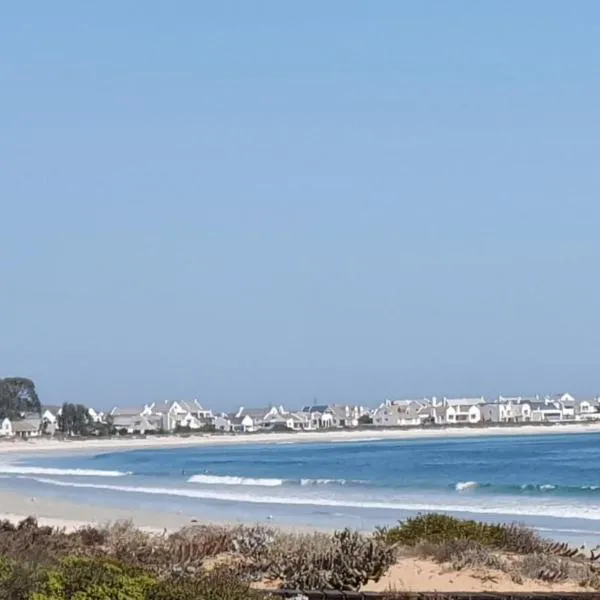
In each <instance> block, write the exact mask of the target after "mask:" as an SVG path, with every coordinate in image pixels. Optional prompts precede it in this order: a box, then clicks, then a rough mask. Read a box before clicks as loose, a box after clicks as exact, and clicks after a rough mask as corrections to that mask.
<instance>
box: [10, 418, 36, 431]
mask: <svg viewBox="0 0 600 600" xmlns="http://www.w3.org/2000/svg"><path fill="white" fill-rule="evenodd" d="M39 428H40V423H33V422H32V421H31V420H29V419H27V420H24V421H14V422H13V423H12V430H13V431H14V432H16V433H19V432H21V431H38V430H39Z"/></svg>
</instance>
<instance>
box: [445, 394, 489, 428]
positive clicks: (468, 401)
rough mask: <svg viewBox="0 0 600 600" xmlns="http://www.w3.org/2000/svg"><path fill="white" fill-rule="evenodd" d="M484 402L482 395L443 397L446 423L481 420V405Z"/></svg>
mask: <svg viewBox="0 0 600 600" xmlns="http://www.w3.org/2000/svg"><path fill="white" fill-rule="evenodd" d="M484 404H485V398H484V397H483V396H481V397H479V398H444V399H443V406H444V407H445V409H446V410H445V421H446V423H447V424H448V425H458V424H470V425H474V424H476V423H479V422H481V407H482V406H483V405H484Z"/></svg>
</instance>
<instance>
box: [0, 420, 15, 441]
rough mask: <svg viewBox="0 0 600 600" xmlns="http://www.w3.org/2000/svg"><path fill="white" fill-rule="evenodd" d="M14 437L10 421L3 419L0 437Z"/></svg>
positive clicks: (0, 425) (0, 424)
mask: <svg viewBox="0 0 600 600" xmlns="http://www.w3.org/2000/svg"><path fill="white" fill-rule="evenodd" d="M12 435H13V429H12V423H11V422H10V419H3V420H2V423H0V437H11V436H12Z"/></svg>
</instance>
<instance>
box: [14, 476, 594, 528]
mask: <svg viewBox="0 0 600 600" xmlns="http://www.w3.org/2000/svg"><path fill="white" fill-rule="evenodd" d="M22 478H23V479H30V480H33V481H37V482H39V483H44V484H48V485H54V486H59V487H72V488H84V489H96V490H108V491H115V492H130V493H136V494H150V495H159V496H177V497H183V498H200V499H205V500H224V501H228V502H248V503H252V504H283V505H297V506H332V507H333V506H344V507H348V508H376V509H385V510H409V511H416V512H445V513H470V514H491V515H510V516H512V515H518V516H531V517H535V516H540V515H543V516H545V517H556V518H573V517H574V515H576V517H577V518H578V519H584V520H591V521H600V507H599V506H593V507H588V506H585V505H583V506H581V505H577V506H556V505H538V504H535V505H527V504H518V505H504V506H477V505H471V506H460V505H453V504H441V503H439V504H438V503H436V504H422V503H418V502H415V503H411V502H406V501H404V502H384V501H367V502H361V501H358V500H353V499H348V500H337V499H332V498H301V497H292V496H262V495H261V496H252V495H250V494H243V495H240V494H233V493H228V492H219V491H213V490H194V489H180V488H153V487H135V486H119V485H109V484H106V485H103V484H96V483H79V482H77V483H75V482H68V481H59V480H56V479H45V478H41V477H22Z"/></svg>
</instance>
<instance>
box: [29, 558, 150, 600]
mask: <svg viewBox="0 0 600 600" xmlns="http://www.w3.org/2000/svg"><path fill="white" fill-rule="evenodd" d="M156 585H157V581H156V579H155V578H154V577H152V576H151V575H149V574H147V573H144V572H143V571H141V570H136V569H133V568H131V567H126V566H124V565H122V564H121V563H118V562H116V561H110V560H107V559H88V558H67V559H65V560H63V561H61V563H60V565H58V566H57V567H56V568H52V569H49V570H47V571H46V573H45V574H44V576H43V578H42V580H41V581H40V582H39V583H38V585H37V586H36V587H37V590H36V591H35V592H34V593H33V594H32V595H31V600H71V599H75V598H76V599H77V600H146V598H148V597H149V595H150V593H151V592H152V590H153V588H154V587H155V586H156Z"/></svg>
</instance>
